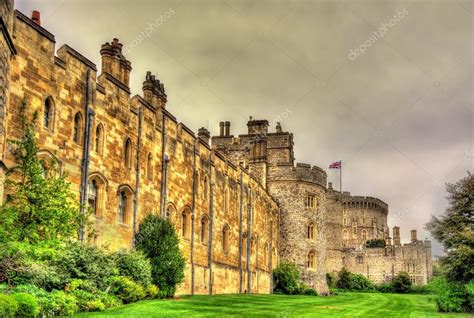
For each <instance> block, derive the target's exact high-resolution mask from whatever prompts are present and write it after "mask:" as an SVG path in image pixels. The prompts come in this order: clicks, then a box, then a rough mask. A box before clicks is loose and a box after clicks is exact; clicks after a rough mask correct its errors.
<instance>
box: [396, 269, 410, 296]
mask: <svg viewBox="0 0 474 318" xmlns="http://www.w3.org/2000/svg"><path fill="white" fill-rule="evenodd" d="M392 285H393V289H394V290H395V292H396V293H407V292H409V291H410V287H411V280H410V275H408V273H407V272H400V273H398V275H397V276H395V277H394V278H393V279H392Z"/></svg>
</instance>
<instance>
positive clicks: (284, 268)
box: [273, 262, 300, 295]
mask: <svg viewBox="0 0 474 318" xmlns="http://www.w3.org/2000/svg"><path fill="white" fill-rule="evenodd" d="M273 279H274V281H275V287H274V291H275V292H276V293H283V294H287V295H294V294H298V292H299V286H300V271H299V270H298V268H297V267H296V265H295V264H294V263H292V262H281V263H280V264H278V266H277V267H276V268H275V269H274V270H273Z"/></svg>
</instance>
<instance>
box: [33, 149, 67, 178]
mask: <svg viewBox="0 0 474 318" xmlns="http://www.w3.org/2000/svg"><path fill="white" fill-rule="evenodd" d="M38 159H39V160H40V163H41V168H42V169H43V171H42V173H43V177H44V178H48V177H49V176H57V175H59V174H60V172H61V171H60V164H59V160H58V158H57V157H56V156H55V155H54V154H52V153H51V152H50V151H48V150H41V151H38Z"/></svg>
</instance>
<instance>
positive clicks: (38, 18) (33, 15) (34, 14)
mask: <svg viewBox="0 0 474 318" xmlns="http://www.w3.org/2000/svg"><path fill="white" fill-rule="evenodd" d="M31 20H33V22H34V23H36V24H37V25H41V13H40V12H39V11H37V10H33V11H32V12H31Z"/></svg>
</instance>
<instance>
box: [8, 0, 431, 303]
mask: <svg viewBox="0 0 474 318" xmlns="http://www.w3.org/2000/svg"><path fill="white" fill-rule="evenodd" d="M0 17H1V19H0V27H1V30H2V32H1V35H0V46H1V51H0V83H1V84H2V85H1V86H0V134H1V138H0V154H1V165H0V178H1V179H2V180H0V181H3V180H4V179H5V171H6V169H7V168H9V167H11V166H12V165H13V164H14V162H13V158H12V153H11V151H10V149H9V147H8V144H7V140H8V139H12V138H18V137H19V136H20V134H21V131H20V127H19V124H18V122H19V121H18V118H19V117H18V116H19V106H20V104H21V103H22V102H23V101H25V102H26V103H27V112H28V114H29V115H31V114H32V113H33V112H34V111H37V112H38V114H39V120H38V130H37V138H38V139H37V140H38V146H39V149H41V150H40V152H39V156H40V158H42V159H43V162H44V171H45V172H44V173H45V174H50V173H55V174H61V173H67V175H68V180H69V181H70V182H71V184H72V188H73V189H72V190H73V191H75V192H77V196H78V200H79V202H80V203H82V204H83V205H88V206H89V207H90V209H91V210H92V212H93V215H92V216H91V222H92V224H93V227H94V231H93V233H94V236H93V242H94V243H95V244H97V245H103V246H108V247H109V248H111V249H118V248H129V247H131V246H132V245H133V237H134V233H135V231H136V230H137V228H138V224H139V223H140V221H141V220H142V219H143V217H144V216H145V215H147V214H148V213H155V214H159V215H161V216H162V217H166V218H169V219H170V220H171V221H172V222H173V223H174V224H175V226H176V229H177V231H178V233H179V235H180V237H181V242H180V246H181V250H182V252H183V255H184V256H185V258H186V260H187V266H186V273H185V274H186V275H185V281H184V282H183V283H182V284H181V286H180V287H179V291H178V292H179V293H181V294H213V293H245V292H249V293H270V292H271V291H272V274H271V273H272V269H273V268H275V266H277V264H278V263H279V262H280V261H282V260H291V261H293V262H295V263H296V264H297V265H298V267H299V268H300V270H301V272H302V276H303V279H304V281H305V282H306V283H307V284H308V285H309V286H311V287H313V288H315V289H316V290H317V291H318V292H319V293H326V292H327V291H328V287H327V284H326V273H334V272H337V271H339V270H340V269H341V268H342V267H346V268H347V269H348V270H350V271H352V272H356V273H361V274H363V275H365V276H367V277H369V278H370V279H371V280H373V281H375V282H382V281H384V280H387V279H389V278H390V277H392V276H393V275H396V274H397V273H398V272H400V271H407V272H408V273H409V274H410V277H411V279H412V280H413V282H415V283H417V284H425V283H426V282H427V281H428V279H429V278H430V276H431V245H430V242H429V241H420V240H418V239H417V237H416V231H415V230H413V231H412V240H411V243H408V244H404V245H402V244H401V242H400V229H399V228H398V227H394V228H393V231H392V237H390V236H389V228H388V225H387V214H388V205H387V204H386V203H384V202H383V201H381V200H379V199H376V198H371V197H359V196H351V195H350V193H347V192H344V193H340V192H338V191H335V190H334V189H333V188H332V185H331V184H328V183H327V180H326V173H325V171H324V170H323V169H321V168H319V167H316V166H311V165H308V164H302V163H295V162H294V153H293V135H292V134H291V133H289V132H286V131H284V130H283V128H282V127H281V125H280V124H278V125H277V126H276V127H275V128H274V129H273V128H270V127H269V123H268V121H266V120H254V119H252V118H251V119H250V120H249V121H248V124H247V126H248V130H247V132H246V133H245V134H240V135H238V136H234V135H231V132H230V122H221V123H220V134H219V135H218V136H212V137H211V136H210V133H209V131H208V130H207V129H205V128H201V129H199V131H198V133H197V135H195V133H194V132H193V131H191V130H190V129H189V128H188V127H186V126H185V124H183V123H180V122H178V121H177V119H176V118H175V117H174V116H173V114H172V113H171V112H170V111H169V109H168V106H167V95H166V92H165V89H164V85H163V83H161V82H160V81H159V79H158V78H156V77H155V76H154V75H152V74H151V73H150V72H148V73H147V74H146V76H145V79H144V82H143V94H142V95H141V96H140V95H133V96H132V95H131V91H130V88H129V80H130V73H131V70H132V63H131V62H130V61H128V60H127V59H126V57H125V56H124V55H123V54H122V44H121V43H120V42H119V41H118V40H117V39H114V40H113V41H112V42H108V43H105V44H103V45H102V46H101V48H100V53H101V57H102V61H101V68H100V71H99V70H98V69H97V67H96V65H95V64H94V63H93V62H92V61H90V60H89V59H87V58H86V57H84V56H83V55H82V54H80V53H79V52H78V51H76V50H75V49H73V48H71V47H70V46H68V45H63V46H61V47H60V48H59V49H58V50H57V52H56V51H55V37H54V35H53V34H51V33H50V32H49V31H47V30H46V29H45V28H43V27H42V26H41V18H40V15H39V12H36V11H34V12H33V15H32V17H31V18H30V17H28V16H25V15H24V14H23V13H21V12H19V11H16V10H14V8H13V0H7V1H2V3H1V4H0ZM2 185H3V182H2ZM0 192H1V193H0V198H3V197H4V193H3V186H2V188H0ZM87 234H88V233H81V235H82V236H83V237H84V236H85V235H87ZM372 239H379V240H380V241H382V242H384V247H366V246H365V243H366V241H368V240H372Z"/></svg>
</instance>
